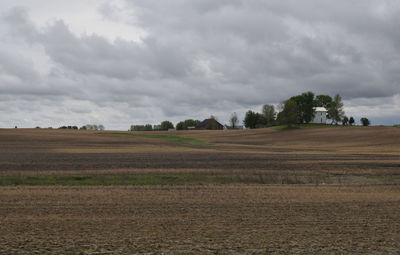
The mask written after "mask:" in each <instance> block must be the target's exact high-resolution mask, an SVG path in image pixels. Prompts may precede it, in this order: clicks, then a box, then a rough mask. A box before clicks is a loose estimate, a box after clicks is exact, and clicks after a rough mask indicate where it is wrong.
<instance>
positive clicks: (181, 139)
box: [99, 132, 213, 146]
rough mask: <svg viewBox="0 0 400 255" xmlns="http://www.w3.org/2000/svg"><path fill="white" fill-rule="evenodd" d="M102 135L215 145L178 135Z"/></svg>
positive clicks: (116, 133) (115, 133)
mask: <svg viewBox="0 0 400 255" xmlns="http://www.w3.org/2000/svg"><path fill="white" fill-rule="evenodd" d="M99 134H102V135H127V136H140V137H146V138H154V139H161V140H165V141H169V142H174V143H181V144H186V145H195V146H211V145H213V143H209V142H206V141H203V140H200V139H196V138H191V137H181V136H176V135H160V134H137V133H125V132H123V133H121V132H113V133H99Z"/></svg>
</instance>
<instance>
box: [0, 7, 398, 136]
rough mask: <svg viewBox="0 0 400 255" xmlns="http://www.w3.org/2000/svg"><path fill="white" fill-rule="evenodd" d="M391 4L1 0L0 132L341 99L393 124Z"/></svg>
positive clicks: (353, 112) (222, 114)
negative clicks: (296, 99)
mask: <svg viewBox="0 0 400 255" xmlns="http://www.w3.org/2000/svg"><path fill="white" fill-rule="evenodd" d="M399 25H400V1H398V0H386V1H385V0H353V1H348V0H336V1H330V0H302V1H298V0H285V1H282V0H218V1H215V0H169V1H159V0H107V1H106V0H71V1H64V0H2V1H1V2H0V128H9V127H14V126H18V127H26V128H28V127H36V126H40V127H50V126H51V127H59V126H63V125H77V126H82V125H85V124H103V125H104V126H105V127H106V129H115V130H127V129H128V128H129V127H130V125H139V124H146V123H150V124H158V123H160V122H161V121H163V120H170V121H172V122H173V123H175V124H176V123H177V122H178V121H182V120H185V119H189V118H192V119H200V120H202V119H205V118H208V117H209V116H210V115H213V116H216V117H217V119H218V120H219V121H220V122H221V123H223V124H224V123H228V119H229V117H230V116H231V114H232V113H233V112H236V113H237V114H238V116H239V118H240V119H241V120H242V119H243V118H244V115H245V113H246V111H248V110H254V111H261V106H262V105H263V104H274V105H278V104H279V103H280V102H282V101H284V100H286V99H288V98H290V97H291V96H294V95H297V94H300V93H303V92H307V91H312V92H314V93H315V94H328V95H331V96H332V97H333V96H334V95H335V94H340V95H341V96H342V98H343V101H344V106H345V107H344V110H345V113H346V115H347V116H354V118H355V119H356V121H357V122H359V119H360V118H361V117H367V118H369V119H370V120H371V122H372V124H373V125H379V124H384V125H393V124H400V29H399Z"/></svg>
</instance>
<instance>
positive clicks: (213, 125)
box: [196, 119, 224, 130]
mask: <svg viewBox="0 0 400 255" xmlns="http://www.w3.org/2000/svg"><path fill="white" fill-rule="evenodd" d="M196 129H214V130H222V129H224V126H223V125H222V124H221V123H219V122H218V121H216V120H215V119H205V120H203V121H202V122H200V123H199V124H198V125H197V126H196Z"/></svg>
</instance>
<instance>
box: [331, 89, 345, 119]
mask: <svg viewBox="0 0 400 255" xmlns="http://www.w3.org/2000/svg"><path fill="white" fill-rule="evenodd" d="M343 116H344V111H343V102H342V97H341V96H340V95H339V94H336V95H335V97H334V98H333V101H332V103H331V106H330V107H329V109H328V118H330V119H331V120H332V124H333V123H335V124H337V123H338V122H340V121H342V118H343Z"/></svg>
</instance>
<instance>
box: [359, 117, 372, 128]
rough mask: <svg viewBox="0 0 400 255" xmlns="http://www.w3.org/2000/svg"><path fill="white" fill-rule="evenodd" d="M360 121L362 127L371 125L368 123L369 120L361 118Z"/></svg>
mask: <svg viewBox="0 0 400 255" xmlns="http://www.w3.org/2000/svg"><path fill="white" fill-rule="evenodd" d="M360 121H361V124H362V125H363V126H364V127H367V126H369V125H370V124H371V122H370V121H369V119H367V118H361V119H360Z"/></svg>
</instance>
